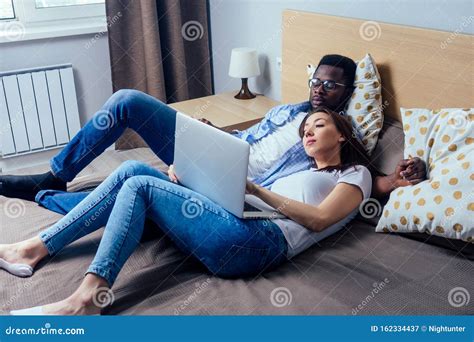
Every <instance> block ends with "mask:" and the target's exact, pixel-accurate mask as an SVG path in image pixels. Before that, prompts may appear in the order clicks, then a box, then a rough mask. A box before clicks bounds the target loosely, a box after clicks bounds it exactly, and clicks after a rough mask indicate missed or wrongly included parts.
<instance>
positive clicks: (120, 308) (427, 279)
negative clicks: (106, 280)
mask: <svg viewBox="0 0 474 342" xmlns="http://www.w3.org/2000/svg"><path fill="white" fill-rule="evenodd" d="M315 23H316V24H315ZM363 23H364V21H361V20H354V19H347V18H340V17H331V16H324V15H319V14H315V13H306V12H299V11H292V10H286V11H284V13H283V21H282V29H283V73H282V99H283V102H297V101H301V100H304V99H305V98H306V94H307V93H306V92H307V90H306V88H305V84H306V77H307V76H306V73H305V68H304V67H305V65H306V64H307V63H308V62H317V61H318V60H319V58H320V57H321V56H322V55H324V54H326V53H341V54H345V55H348V56H351V57H353V58H357V57H358V56H362V55H363V54H364V53H365V52H367V51H370V52H371V54H372V55H373V56H374V57H375V58H376V60H377V62H378V64H379V66H380V71H381V76H382V80H383V85H384V94H383V95H384V98H387V99H390V101H389V104H388V106H387V108H386V110H385V113H386V119H385V123H384V128H383V132H382V134H381V136H380V139H379V143H378V145H377V148H376V150H375V151H374V153H373V156H374V159H375V162H376V165H377V167H378V168H379V170H380V171H382V172H385V173H388V172H391V171H392V170H393V169H394V166H395V164H396V162H397V161H398V160H399V159H400V158H401V157H402V153H403V152H402V148H403V147H402V146H401V144H400V141H403V139H402V138H403V131H402V128H401V124H400V123H399V121H398V120H399V116H398V109H397V108H398V107H400V106H401V105H403V106H422V107H436V106H450V105H452V106H457V107H462V106H469V105H470V103H469V102H472V93H471V92H472V79H470V78H469V77H468V76H467V75H472V72H473V70H472V61H473V60H474V59H473V58H472V57H473V56H472V54H473V52H472V48H471V44H472V37H469V36H464V35H461V34H459V35H457V36H456V37H455V39H451V40H452V42H451V43H450V45H449V48H445V49H441V48H440V44H441V43H442V42H444V41H447V39H448V38H449V37H450V34H449V33H446V32H437V31H432V30H423V29H416V28H409V27H401V26H396V25H387V24H382V23H378V25H379V27H380V30H381V35H380V37H379V38H378V39H375V40H370V41H369V40H364V39H361V36H360V33H359V29H360V27H361V25H362V24H363ZM310 40H312V41H313V42H315V44H307V42H308V41H310ZM336 42H338V44H337V45H336ZM427 56H428V57H427ZM429 56H431V57H429ZM420 90H423V91H420ZM440 94H443V96H439V95H440ZM263 114H264V113H262V115H263ZM129 159H135V160H142V161H145V162H148V163H150V164H151V165H153V166H155V167H157V168H159V169H162V170H165V169H166V165H164V163H163V162H161V161H160V160H158V159H157V158H156V157H155V156H154V154H153V153H152V152H151V151H150V150H149V149H147V148H136V149H133V150H128V151H107V152H106V153H104V154H103V155H102V156H101V157H100V158H98V159H97V160H95V161H94V162H93V163H92V164H91V165H89V166H88V167H87V168H86V169H85V170H84V171H83V172H81V174H80V175H79V176H78V177H77V178H76V179H75V180H74V182H73V183H71V184H70V186H69V191H76V190H80V189H84V188H90V187H93V186H95V185H97V184H98V183H99V182H100V181H101V180H103V179H104V178H105V177H106V176H107V175H108V174H110V172H111V171H112V170H113V169H115V168H116V167H117V166H118V165H120V163H121V162H123V161H125V160H129ZM41 171H43V169H41V168H36V169H35V170H31V169H29V170H26V169H25V170H22V172H24V173H25V174H26V173H30V172H41ZM13 204H14V205H15V206H16V209H15V210H16V211H15V213H16V214H14V215H12V214H10V215H8V216H7V215H5V214H4V212H5V208H6V207H7V206H12V205H13ZM0 207H1V216H0V217H1V221H0V224H1V226H0V243H10V242H16V241H19V240H23V239H26V238H29V237H31V236H34V235H35V234H37V233H38V232H39V231H41V230H43V229H45V228H47V227H49V226H50V225H51V224H53V223H54V222H56V221H57V220H58V219H59V218H60V217H61V216H60V215H58V214H54V213H52V212H50V211H47V210H45V209H43V208H41V207H39V206H37V205H36V204H35V203H31V202H23V201H14V202H12V201H11V200H8V199H6V198H4V197H0ZM9 210H10V213H12V211H11V210H12V209H11V207H10V209H9ZM376 222H377V217H375V218H373V219H365V218H363V217H361V216H359V217H357V218H356V219H355V220H353V221H352V222H351V223H350V224H349V225H347V226H346V227H345V228H344V229H342V230H341V231H340V232H339V233H337V234H335V235H333V236H331V237H329V238H327V239H325V240H323V241H321V242H320V243H317V244H316V245H314V246H313V247H311V248H310V249H309V250H307V251H305V252H304V253H302V254H300V255H298V256H297V257H295V258H294V259H292V260H291V261H289V262H287V263H285V264H284V265H282V266H281V267H279V268H278V269H277V270H274V271H271V272H267V273H265V274H263V275H261V276H259V277H256V278H247V279H238V280H225V279H219V278H216V277H213V276H212V275H210V274H209V273H208V272H207V271H206V269H205V268H204V267H203V266H201V265H200V264H199V263H198V262H197V261H196V260H194V259H193V258H192V257H186V256H184V255H183V254H182V253H180V252H179V251H178V250H177V249H176V248H175V247H174V245H173V244H172V243H171V241H170V240H169V239H168V238H167V237H166V236H164V235H163V234H161V233H160V232H159V230H157V229H154V228H153V226H152V225H150V226H149V227H148V228H147V233H146V235H145V236H144V237H143V239H142V242H141V245H140V247H139V248H138V250H137V251H136V252H135V253H134V254H133V255H132V257H131V258H130V259H129V260H128V261H127V263H126V265H125V267H124V269H123V270H122V272H121V273H120V275H119V277H118V279H117V282H116V284H115V285H114V287H113V296H114V302H113V304H112V305H111V306H109V307H107V308H105V309H104V310H103V314H105V315H118V314H120V315H229V314H236V315H252V314H265V315H466V314H473V313H474V310H473V306H472V304H469V305H463V306H460V307H457V306H453V305H451V304H450V302H449V300H448V293H449V291H450V290H452V289H453V288H456V287H463V288H465V289H466V290H467V291H468V292H469V293H470V294H474V285H473V282H472V274H473V273H474V266H473V262H472V260H473V259H474V248H473V246H474V245H473V244H470V243H464V242H460V241H454V240H447V239H442V238H436V237H435V236H430V235H424V234H418V235H417V234H406V235H397V234H379V233H375V232H374V227H375V225H376ZM101 234H102V231H98V232H96V233H95V234H92V235H90V236H88V237H86V238H83V239H81V240H79V241H77V242H75V243H74V244H72V245H71V246H69V247H68V248H66V249H64V250H63V251H62V252H61V253H60V254H58V255H57V256H55V257H53V258H47V259H45V260H43V261H42V262H41V263H40V264H39V267H38V268H37V270H36V272H35V274H34V276H33V277H31V278H26V279H20V278H16V277H13V276H11V275H9V274H7V273H6V272H0V314H8V312H9V310H11V309H19V308H24V307H31V306H36V305H41V304H45V303H50V302H53V301H57V300H61V299H63V298H65V297H66V296H68V295H70V294H71V293H72V292H73V291H74V290H75V289H76V288H77V287H78V285H79V284H80V282H81V280H82V277H83V273H84V272H85V271H86V269H87V267H88V265H89V263H90V262H91V261H92V259H93V256H94V253H95V250H96V248H97V245H98V243H99V240H100V236H101Z"/></svg>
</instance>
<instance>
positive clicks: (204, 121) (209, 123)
mask: <svg viewBox="0 0 474 342" xmlns="http://www.w3.org/2000/svg"><path fill="white" fill-rule="evenodd" d="M198 120H199V121H201V122H203V123H205V124H206V125H209V126H211V127H214V128H219V127H216V126H214V125H213V124H212V122H210V121H209V120H207V119H205V118H201V119H198Z"/></svg>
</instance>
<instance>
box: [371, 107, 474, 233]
mask: <svg viewBox="0 0 474 342" xmlns="http://www.w3.org/2000/svg"><path fill="white" fill-rule="evenodd" d="M401 112H402V120H403V130H404V132H405V151H404V154H405V158H409V157H415V156H417V157H420V158H422V159H423V160H424V161H425V163H426V165H427V167H428V170H427V177H428V179H427V180H425V181H423V182H421V183H419V184H417V185H414V186H406V187H403V188H399V189H396V190H394V191H393V192H392V193H391V195H390V200H389V201H388V203H387V204H386V205H385V207H384V209H383V213H382V217H381V219H380V221H379V222H378V225H377V228H376V231H377V232H397V233H406V232H426V233H428V234H433V235H439V236H444V237H447V238H451V239H459V240H464V241H468V242H473V235H474V191H473V190H474V171H473V166H474V124H473V121H474V108H466V109H460V108H447V109H440V110H428V109H404V108H401Z"/></svg>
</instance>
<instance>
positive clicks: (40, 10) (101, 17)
mask: <svg viewBox="0 0 474 342" xmlns="http://www.w3.org/2000/svg"><path fill="white" fill-rule="evenodd" d="M106 31H107V21H106V16H105V0H0V43H2V42H11V41H18V40H29V39H39V38H52V37H63V36H70V35H77V34H88V33H97V32H106Z"/></svg>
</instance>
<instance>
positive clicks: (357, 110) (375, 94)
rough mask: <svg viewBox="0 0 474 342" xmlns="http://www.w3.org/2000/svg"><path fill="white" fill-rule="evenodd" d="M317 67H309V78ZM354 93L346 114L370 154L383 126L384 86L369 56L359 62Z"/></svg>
mask: <svg viewBox="0 0 474 342" xmlns="http://www.w3.org/2000/svg"><path fill="white" fill-rule="evenodd" d="M315 70H316V67H315V66H313V65H311V64H310V65H308V67H307V72H308V76H309V78H312V77H313V74H314V71H315ZM354 87H355V89H354V92H353V93H352V96H351V98H350V100H349V101H348V103H347V107H346V113H347V115H348V116H349V117H350V118H351V121H352V125H353V126H354V128H355V129H356V130H357V132H358V134H359V137H360V139H361V141H362V143H363V144H364V146H365V148H366V150H367V152H368V153H369V154H371V153H372V151H373V150H374V148H375V145H377V139H378V136H379V132H380V130H381V129H382V125H383V113H382V108H383V107H382V86H381V80H380V75H379V72H378V70H377V66H376V64H375V61H374V60H373V58H372V56H370V55H369V54H367V55H365V57H364V58H363V59H362V60H360V61H358V62H357V69H356V76H355V82H354Z"/></svg>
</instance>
